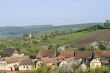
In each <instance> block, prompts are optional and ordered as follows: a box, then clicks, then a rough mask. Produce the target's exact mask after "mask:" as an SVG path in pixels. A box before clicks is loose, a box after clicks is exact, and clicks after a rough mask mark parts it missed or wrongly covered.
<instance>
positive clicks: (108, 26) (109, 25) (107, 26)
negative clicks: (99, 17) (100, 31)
mask: <svg viewBox="0 0 110 73" xmlns="http://www.w3.org/2000/svg"><path fill="white" fill-rule="evenodd" d="M104 27H105V28H107V29H108V28H110V20H106V21H105V23H104Z"/></svg>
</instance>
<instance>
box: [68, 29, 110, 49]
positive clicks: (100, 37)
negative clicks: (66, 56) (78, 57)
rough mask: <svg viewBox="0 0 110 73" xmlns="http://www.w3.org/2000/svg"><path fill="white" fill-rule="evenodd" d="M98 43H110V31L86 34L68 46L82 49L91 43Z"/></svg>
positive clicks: (104, 30)
mask: <svg viewBox="0 0 110 73" xmlns="http://www.w3.org/2000/svg"><path fill="white" fill-rule="evenodd" d="M99 41H107V42H110V29H103V30H97V31H94V32H92V33H90V34H88V35H87V36H85V37H82V38H79V39H77V40H74V41H72V42H70V43H68V44H69V45H71V46H74V47H77V48H80V47H84V46H86V45H88V44H90V43H92V42H99Z"/></svg>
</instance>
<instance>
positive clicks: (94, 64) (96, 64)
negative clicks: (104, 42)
mask: <svg viewBox="0 0 110 73" xmlns="http://www.w3.org/2000/svg"><path fill="white" fill-rule="evenodd" d="M100 67H101V62H100V58H95V59H93V60H92V61H91V62H90V68H91V69H95V68H100Z"/></svg>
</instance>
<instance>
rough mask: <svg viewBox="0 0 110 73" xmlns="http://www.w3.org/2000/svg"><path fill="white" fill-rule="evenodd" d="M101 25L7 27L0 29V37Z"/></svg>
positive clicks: (73, 29)
mask: <svg viewBox="0 0 110 73" xmlns="http://www.w3.org/2000/svg"><path fill="white" fill-rule="evenodd" d="M97 24H98V25H103V23H85V24H74V25H73V24H70V25H61V26H53V25H30V26H22V27H17V26H7V27H0V36H18V35H24V34H29V33H34V34H35V33H36V34H37V35H39V34H43V33H49V32H53V31H56V30H66V31H69V30H72V31H75V30H79V29H83V28H87V27H90V26H93V25H97Z"/></svg>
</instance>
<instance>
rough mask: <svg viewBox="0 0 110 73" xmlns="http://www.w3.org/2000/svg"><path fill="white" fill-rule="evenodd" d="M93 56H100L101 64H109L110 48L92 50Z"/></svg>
mask: <svg viewBox="0 0 110 73" xmlns="http://www.w3.org/2000/svg"><path fill="white" fill-rule="evenodd" d="M94 58H100V61H101V63H102V64H109V63H110V50H102V51H94Z"/></svg>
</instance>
